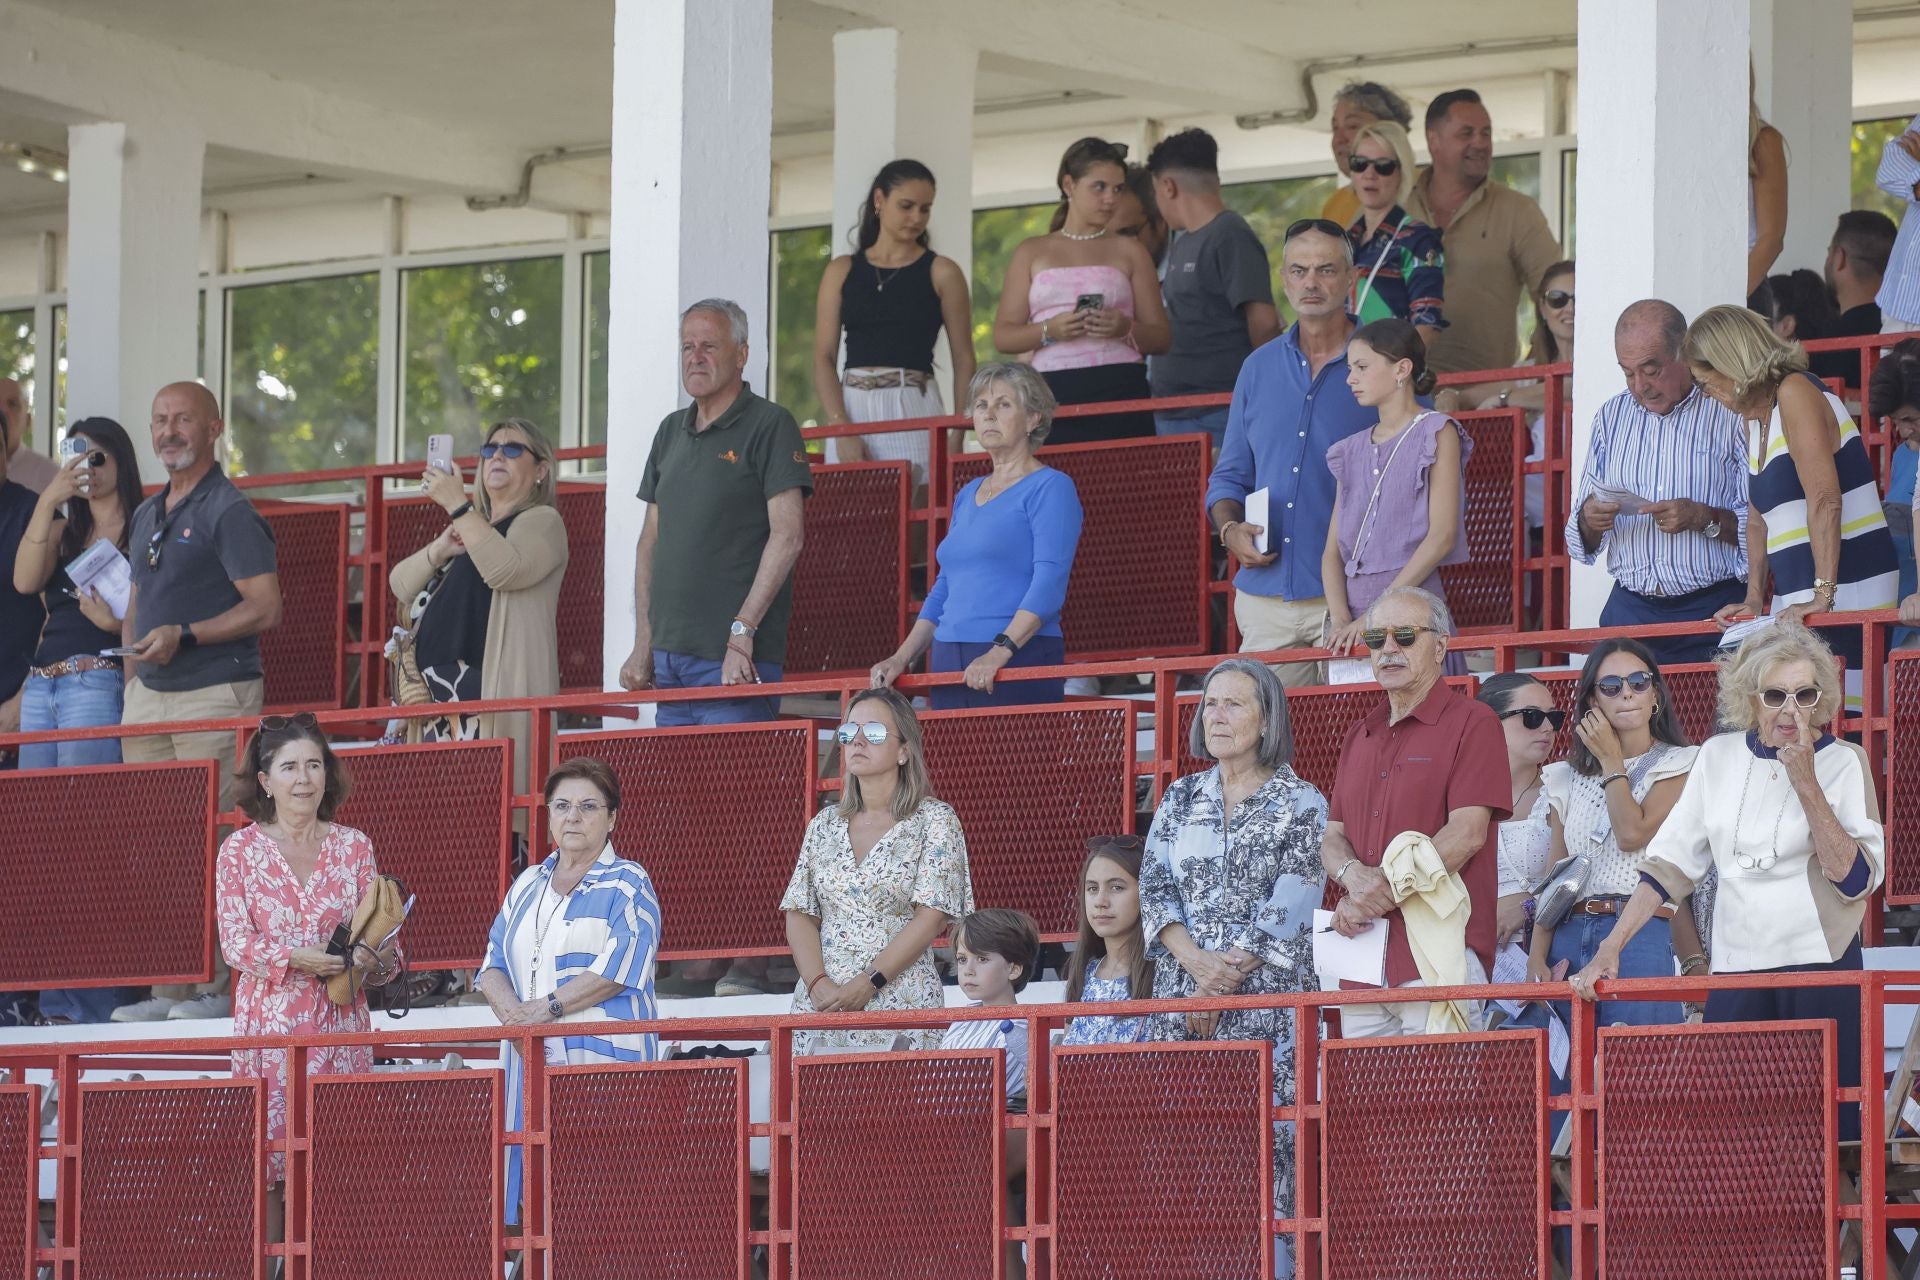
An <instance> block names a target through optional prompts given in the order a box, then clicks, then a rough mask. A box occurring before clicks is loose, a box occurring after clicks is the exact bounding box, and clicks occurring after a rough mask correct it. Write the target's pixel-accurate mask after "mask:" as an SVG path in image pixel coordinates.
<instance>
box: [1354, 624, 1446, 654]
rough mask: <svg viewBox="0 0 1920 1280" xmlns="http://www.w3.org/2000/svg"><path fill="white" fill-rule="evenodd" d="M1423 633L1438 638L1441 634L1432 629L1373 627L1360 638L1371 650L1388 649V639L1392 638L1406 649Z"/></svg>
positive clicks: (1363, 632) (1362, 633)
mask: <svg viewBox="0 0 1920 1280" xmlns="http://www.w3.org/2000/svg"><path fill="white" fill-rule="evenodd" d="M1423 632H1424V633H1426V634H1428V635H1436V636H1437V635H1439V634H1440V633H1439V632H1438V631H1435V630H1434V629H1433V628H1432V627H1371V628H1369V629H1367V630H1365V631H1362V632H1361V633H1360V638H1361V639H1362V640H1363V641H1365V642H1366V646H1367V648H1369V649H1384V648H1386V647H1387V637H1388V636H1392V637H1393V642H1394V643H1395V644H1397V645H1399V646H1400V647H1401V648H1402V649H1404V648H1406V647H1407V646H1409V645H1411V644H1412V643H1413V642H1414V641H1415V640H1418V639H1419V638H1420V636H1421V634H1422V633H1423Z"/></svg>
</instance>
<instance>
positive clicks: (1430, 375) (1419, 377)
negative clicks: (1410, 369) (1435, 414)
mask: <svg viewBox="0 0 1920 1280" xmlns="http://www.w3.org/2000/svg"><path fill="white" fill-rule="evenodd" d="M1439 385H1440V379H1439V378H1437V377H1435V376H1434V372H1433V370H1431V369H1422V370H1421V371H1420V372H1418V373H1416V374H1414V375H1413V394H1415V395H1417V396H1430V395H1432V394H1433V389H1434V388H1435V387H1437V386H1439Z"/></svg>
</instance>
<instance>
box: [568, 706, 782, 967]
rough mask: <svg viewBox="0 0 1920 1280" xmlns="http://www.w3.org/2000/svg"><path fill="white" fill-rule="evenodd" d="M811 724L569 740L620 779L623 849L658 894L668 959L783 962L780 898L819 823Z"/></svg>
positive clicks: (619, 844) (571, 747) (574, 750)
mask: <svg viewBox="0 0 1920 1280" xmlns="http://www.w3.org/2000/svg"><path fill="white" fill-rule="evenodd" d="M815 751H816V748H815V743H814V730H813V726H812V724H810V723H808V724H800V723H792V724H783V725H777V726H772V725H741V726H735V725H725V726H718V727H713V728H690V729H628V730H621V731H617V732H613V733H580V734H571V733H570V734H566V735H563V736H562V737H561V738H560V739H559V742H558V745H557V748H556V756H555V758H556V759H559V760H568V759H571V758H573V757H574V756H593V757H596V758H597V759H600V760H604V761H606V763H607V765H608V766H609V767H611V768H612V769H613V771H614V774H615V775H616V776H617V777H618V778H619V779H620V791H621V806H622V807H621V811H620V827H619V830H618V831H617V832H616V833H615V840H614V847H615V848H616V849H618V850H619V851H620V852H621V853H622V854H624V855H625V856H627V857H629V858H632V859H633V860H634V861H636V862H638V863H640V864H642V865H643V866H645V867H646V869H647V874H648V875H649V876H650V877H652V879H653V884H654V888H655V889H656V890H657V891H658V892H659V894H660V905H661V909H662V910H661V914H662V917H663V920H662V926H661V927H662V933H663V937H662V939H661V950H662V952H663V954H664V955H665V956H666V957H667V958H672V957H673V956H674V955H678V954H684V953H686V952H689V951H695V952H697V951H721V952H725V953H726V954H729V955H749V954H754V953H756V952H760V953H772V952H780V953H784V952H785V951H786V949H787V944H786V923H785V920H784V919H783V918H782V916H781V914H780V897H781V895H782V894H783V893H784V892H785V891H786V887H787V881H788V879H790V878H791V877H792V875H793V867H794V863H795V861H796V860H797V859H798V858H799V856H800V840H801V837H802V836H804V835H805V834H806V830H807V821H808V819H810V818H811V817H813V813H814V808H815V805H814V792H813V780H814V771H815V768H816V765H815Z"/></svg>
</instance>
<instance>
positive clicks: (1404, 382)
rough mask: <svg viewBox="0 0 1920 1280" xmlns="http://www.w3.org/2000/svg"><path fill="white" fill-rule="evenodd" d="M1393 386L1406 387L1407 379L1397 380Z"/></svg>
mask: <svg viewBox="0 0 1920 1280" xmlns="http://www.w3.org/2000/svg"><path fill="white" fill-rule="evenodd" d="M1393 385H1394V386H1396V387H1404V386H1406V385H1407V380H1406V379H1405V378H1395V379H1394V380H1393Z"/></svg>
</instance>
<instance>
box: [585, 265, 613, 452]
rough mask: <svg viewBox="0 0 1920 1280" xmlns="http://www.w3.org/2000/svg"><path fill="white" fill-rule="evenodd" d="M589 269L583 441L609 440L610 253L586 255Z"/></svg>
mask: <svg viewBox="0 0 1920 1280" xmlns="http://www.w3.org/2000/svg"><path fill="white" fill-rule="evenodd" d="M585 265H586V271H587V288H586V295H587V354H586V359H587V375H586V376H587V395H586V402H587V403H586V417H585V423H584V428H583V429H584V431H585V435H584V437H583V438H582V439H581V441H580V443H581V444H605V443H606V442H607V314H608V311H609V310H610V298H611V290H610V289H609V287H608V284H607V255H606V254H605V253H590V254H588V255H586V263H585Z"/></svg>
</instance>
